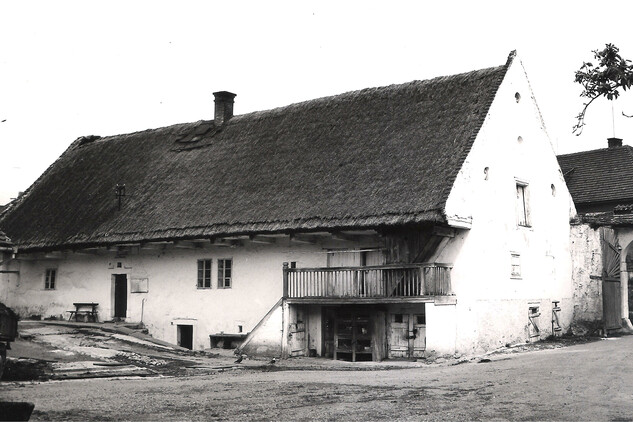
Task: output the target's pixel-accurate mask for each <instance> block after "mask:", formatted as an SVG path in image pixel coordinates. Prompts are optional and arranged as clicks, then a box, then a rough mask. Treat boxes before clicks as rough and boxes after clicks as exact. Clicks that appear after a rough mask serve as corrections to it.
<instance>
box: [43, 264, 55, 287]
mask: <svg viewBox="0 0 633 422" xmlns="http://www.w3.org/2000/svg"><path fill="white" fill-rule="evenodd" d="M56 278H57V270H56V269H55V268H47V269H46V276H45V278H44V288H45V289H46V290H53V289H55V279H56Z"/></svg>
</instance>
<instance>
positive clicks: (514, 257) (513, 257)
mask: <svg viewBox="0 0 633 422" xmlns="http://www.w3.org/2000/svg"><path fill="white" fill-rule="evenodd" d="M515 268H517V269H518V271H515ZM510 278H514V279H521V278H523V272H522V271H521V254H520V253H518V252H510Z"/></svg>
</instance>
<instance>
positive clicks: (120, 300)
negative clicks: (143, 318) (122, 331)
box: [114, 274, 127, 319]
mask: <svg viewBox="0 0 633 422" xmlns="http://www.w3.org/2000/svg"><path fill="white" fill-rule="evenodd" d="M126 314H127V275H126V274H115V275H114V318H116V319H125V317H126Z"/></svg>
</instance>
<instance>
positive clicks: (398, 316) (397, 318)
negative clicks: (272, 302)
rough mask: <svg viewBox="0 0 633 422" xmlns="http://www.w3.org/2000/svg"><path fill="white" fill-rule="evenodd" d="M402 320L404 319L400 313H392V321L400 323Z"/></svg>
mask: <svg viewBox="0 0 633 422" xmlns="http://www.w3.org/2000/svg"><path fill="white" fill-rule="evenodd" d="M403 321H404V318H403V316H402V314H394V315H393V322H395V323H398V324H400V323H402V322H403Z"/></svg>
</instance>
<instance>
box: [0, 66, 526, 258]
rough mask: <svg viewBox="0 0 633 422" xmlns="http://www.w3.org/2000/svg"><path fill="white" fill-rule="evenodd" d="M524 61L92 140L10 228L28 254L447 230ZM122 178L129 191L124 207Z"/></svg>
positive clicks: (25, 199)
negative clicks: (470, 166) (450, 208)
mask: <svg viewBox="0 0 633 422" xmlns="http://www.w3.org/2000/svg"><path fill="white" fill-rule="evenodd" d="M512 57H513V55H511V58H512ZM511 58H510V59H509V60H508V63H507V64H506V65H504V66H499V67H495V68H489V69H483V70H478V71H473V72H469V73H464V74H460V75H454V76H447V77H439V78H435V79H431V80H427V81H415V82H410V83H406V84H402V85H392V86H387V87H381V88H372V89H364V90H361V91H356V92H349V93H346V94H342V95H337V96H333V97H327V98H320V99H316V100H312V101H307V102H303V103H299V104H294V105H290V106H287V107H282V108H278V109H274V110H269V111H262V112H255V113H251V114H245V115H238V116H235V117H233V118H232V119H231V120H230V121H228V123H226V124H225V125H224V126H222V127H215V125H214V123H213V121H200V122H196V123H186V124H178V125H174V126H169V127H164V128H160V129H154V130H146V131H143V132H137V133H132V134H126V135H118V136H108V137H103V138H99V137H84V138H80V139H78V140H77V141H75V142H74V143H73V144H72V145H71V146H70V147H69V149H68V150H67V151H66V152H65V153H64V154H62V156H61V157H60V158H59V159H58V160H57V161H56V162H55V163H54V164H53V165H52V166H51V167H50V168H49V169H48V170H47V171H46V172H45V173H44V174H43V175H42V176H41V177H40V179H39V180H38V181H37V182H36V183H35V184H34V185H33V186H32V187H31V188H30V189H29V190H28V191H27V192H26V193H25V194H24V195H23V196H22V197H21V198H20V199H19V200H18V201H16V203H15V204H14V205H13V206H12V207H11V209H10V210H8V211H6V212H5V215H4V216H3V218H2V219H0V227H2V228H3V229H4V230H6V231H7V233H8V234H9V235H10V236H11V238H12V239H13V241H14V242H15V243H16V244H17V245H18V246H19V247H20V248H22V249H27V250H28V249H42V248H43V249H45V248H58V247H82V246H87V245H105V244H112V243H124V242H138V241H147V240H159V239H186V238H201V237H204V238H206V237H213V236H220V235H228V234H238V233H240V234H254V233H262V232H289V231H310V230H317V229H344V228H361V227H363V228H367V227H374V228H375V227H382V226H394V225H402V224H412V223H418V224H420V223H431V222H438V223H443V222H445V216H444V212H443V210H444V204H445V201H446V199H447V196H448V194H449V192H450V189H451V187H452V183H453V181H454V180H455V178H456V175H457V173H458V171H459V169H460V168H461V165H462V163H463V161H464V159H465V157H466V154H467V153H468V152H469V150H470V148H471V145H472V142H473V140H474V138H475V136H476V135H477V133H478V131H479V129H480V127H481V125H482V122H483V120H484V118H485V117H486V115H487V113H488V110H489V107H490V104H491V102H492V100H493V99H494V96H495V94H496V92H497V89H498V87H499V85H500V83H501V81H502V80H503V78H504V75H505V72H506V70H507V67H508V66H509V64H510V62H511ZM238 105H239V103H238ZM117 184H125V188H126V196H125V197H123V198H122V207H121V210H118V205H117V199H116V196H115V186H116V185H117Z"/></svg>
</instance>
